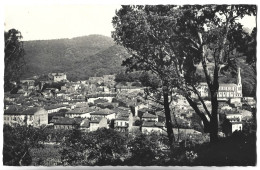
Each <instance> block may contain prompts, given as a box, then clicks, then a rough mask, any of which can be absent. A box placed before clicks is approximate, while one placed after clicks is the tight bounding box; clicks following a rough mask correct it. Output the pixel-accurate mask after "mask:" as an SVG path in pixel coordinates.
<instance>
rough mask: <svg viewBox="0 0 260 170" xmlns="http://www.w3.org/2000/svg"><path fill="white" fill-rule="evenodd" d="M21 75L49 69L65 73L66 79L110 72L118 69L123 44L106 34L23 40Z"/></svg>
mask: <svg viewBox="0 0 260 170" xmlns="http://www.w3.org/2000/svg"><path fill="white" fill-rule="evenodd" d="M24 49H25V51H26V55H25V61H26V63H27V66H26V70H25V73H24V75H23V78H27V77H31V76H33V75H41V74H47V73H50V72H66V73H67V75H68V79H69V80H74V81H75V80H79V79H87V78H88V77H89V76H94V75H96V76H99V75H103V74H113V73H116V72H117V71H119V70H121V69H122V67H121V61H122V56H124V55H125V50H124V49H123V47H120V46H118V45H115V43H114V41H113V39H112V38H110V37H106V36H102V35H89V36H83V37H76V38H72V39H57V40H36V41H25V42H24Z"/></svg>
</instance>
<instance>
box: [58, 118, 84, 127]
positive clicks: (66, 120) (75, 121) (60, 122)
mask: <svg viewBox="0 0 260 170" xmlns="http://www.w3.org/2000/svg"><path fill="white" fill-rule="evenodd" d="M82 120H83V118H68V117H63V118H60V119H58V120H57V121H56V122H54V125H73V124H80V123H81V121H82Z"/></svg>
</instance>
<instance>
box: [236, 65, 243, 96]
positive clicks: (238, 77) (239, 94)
mask: <svg viewBox="0 0 260 170" xmlns="http://www.w3.org/2000/svg"><path fill="white" fill-rule="evenodd" d="M240 70H241V69H240V67H238V68H237V97H242V81H241V75H240Z"/></svg>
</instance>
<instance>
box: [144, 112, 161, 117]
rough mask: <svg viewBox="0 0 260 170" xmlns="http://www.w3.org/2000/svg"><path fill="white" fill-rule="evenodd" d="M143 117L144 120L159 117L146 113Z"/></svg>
mask: <svg viewBox="0 0 260 170" xmlns="http://www.w3.org/2000/svg"><path fill="white" fill-rule="evenodd" d="M142 117H143V118H157V117H158V116H156V115H153V114H150V113H147V112H146V113H144V114H143V116H142Z"/></svg>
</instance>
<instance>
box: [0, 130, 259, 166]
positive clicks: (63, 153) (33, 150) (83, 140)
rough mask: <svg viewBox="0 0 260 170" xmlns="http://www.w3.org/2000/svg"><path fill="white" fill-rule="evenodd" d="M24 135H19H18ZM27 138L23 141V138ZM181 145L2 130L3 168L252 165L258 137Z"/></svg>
mask: <svg viewBox="0 0 260 170" xmlns="http://www.w3.org/2000/svg"><path fill="white" fill-rule="evenodd" d="M19 134H20V135H19ZM22 136H24V137H22ZM201 137H202V136H197V138H198V139H197V140H196V139H192V140H183V141H182V142H180V143H178V144H177V143H175V145H174V146H175V147H173V148H171V149H170V147H169V146H168V139H167V136H165V135H160V134H156V133H152V134H149V135H146V134H142V133H135V134H127V133H120V132H117V131H114V130H112V129H105V128H102V129H98V130H97V131H94V132H82V131H80V130H78V129H74V130H67V131H62V132H60V133H58V131H57V132H56V131H53V130H51V128H50V127H47V128H32V127H23V126H18V127H15V128H13V127H10V126H8V125H5V126H4V149H3V158H4V159H3V161H4V165H9V166H19V165H27V166H28V165H34V166H35V165H44V166H49V165H52V166H53V165H72V166H79V165H82V166H95V165H98V166H105V165H114V166H115V165H121V166H125V165H128V166H133V165H137V166H151V165H158V166H195V165H196V166H212V165H215V166H234V165H236V166H254V165H255V164H256V135H255V133H254V132H252V133H244V132H235V133H234V134H233V135H232V136H230V137H226V138H221V139H220V140H219V142H218V143H215V144H212V143H209V142H204V143H201V142H200V140H199V138H201Z"/></svg>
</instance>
